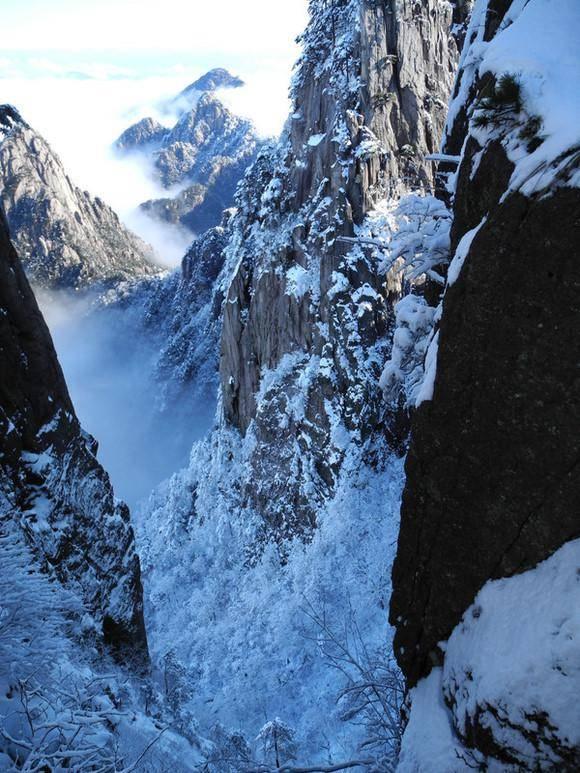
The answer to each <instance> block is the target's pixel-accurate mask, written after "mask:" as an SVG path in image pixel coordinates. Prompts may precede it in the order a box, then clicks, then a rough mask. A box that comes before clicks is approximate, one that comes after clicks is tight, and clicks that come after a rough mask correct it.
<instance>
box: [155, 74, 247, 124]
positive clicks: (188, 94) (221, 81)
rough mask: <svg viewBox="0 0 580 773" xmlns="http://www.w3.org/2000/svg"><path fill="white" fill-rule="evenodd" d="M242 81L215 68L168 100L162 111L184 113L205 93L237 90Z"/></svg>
mask: <svg viewBox="0 0 580 773" xmlns="http://www.w3.org/2000/svg"><path fill="white" fill-rule="evenodd" d="M244 85H245V84H244V81H243V80H242V79H241V78H238V77H237V76H236V75H232V74H231V73H230V72H228V71H227V70H226V69H224V68H223V67H215V68H214V69H213V70H209V71H208V72H206V73H204V74H203V75H202V76H201V77H200V78H198V79H197V80H195V81H193V83H190V84H189V86H186V87H185V88H184V89H183V91H180V92H179V94H178V95H177V96H176V97H173V99H169V100H167V101H166V102H164V103H163V104H162V105H161V108H162V110H164V111H165V112H168V113H184V112H186V111H187V110H191V108H192V107H194V106H195V104H196V102H197V100H198V99H199V97H200V96H201V95H202V94H204V93H206V92H213V91H218V90H221V89H239V88H241V87H242V86H244Z"/></svg>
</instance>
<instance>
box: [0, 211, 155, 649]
mask: <svg viewBox="0 0 580 773" xmlns="http://www.w3.org/2000/svg"><path fill="white" fill-rule="evenodd" d="M0 226H1V231H0V237H1V243H0V260H1V263H0V270H1V272H2V281H1V282H0V307H1V309H2V313H1V316H0V325H1V333H0V340H1V342H2V344H1V347H0V352H1V358H0V376H1V377H0V426H1V433H2V438H3V442H2V455H1V463H2V466H1V475H2V489H1V498H0V503H1V504H0V507H1V511H0V512H1V516H0V517H1V518H2V521H3V523H5V524H7V525H10V524H11V526H10V528H12V526H14V525H16V526H17V527H18V528H19V529H21V530H22V532H23V534H24V535H25V537H26V540H27V542H28V544H29V546H30V548H31V549H32V550H33V552H34V553H35V555H36V556H37V558H38V560H39V562H40V564H41V566H42V567H43V569H44V571H45V572H46V573H47V574H49V575H51V576H53V577H55V578H56V579H58V581H59V582H61V583H62V584H63V585H65V586H66V587H70V588H71V589H72V590H73V591H74V592H75V593H76V594H77V595H78V596H79V597H80V598H81V599H82V601H83V603H84V605H85V607H86V611H87V615H89V616H90V618H91V624H92V625H94V626H95V628H96V630H97V631H98V632H99V633H100V635H101V636H102V637H103V638H104V641H105V642H108V643H110V644H111V645H113V646H114V647H117V648H119V649H126V648H128V649H129V650H130V654H131V656H132V657H135V658H136V659H139V658H141V659H142V660H146V659H147V645H146V637H145V630H144V626H143V611H142V600H141V580H140V569H139V559H138V557H137V555H136V554H135V547H134V542H133V532H132V529H131V526H130V523H129V513H128V510H127V508H126V506H125V505H123V504H122V503H120V502H118V501H117V500H115V498H114V495H113V491H112V489H111V485H110V483H109V479H108V477H107V475H106V473H105V472H104V470H103V469H102V468H101V466H100V465H99V463H98V461H97V459H96V457H95V454H96V451H97V442H96V441H95V440H94V439H93V438H92V437H90V436H89V435H87V434H86V433H84V432H83V430H82V429H81V427H80V425H79V422H78V420H77V418H76V416H75V412H74V408H73V406H72V403H71V401H70V398H69V395H68V391H67V387H66V384H65V381H64V378H63V375H62V372H61V369H60V366H59V364H58V361H57V358H56V353H55V351H54V348H53V345H52V341H51V338H50V334H49V332H48V329H47V327H46V325H45V323H44V320H43V318H42V315H41V314H40V311H39V310H38V306H37V304H36V301H35V299H34V295H33V294H32V291H31V289H30V286H29V284H28V282H27V280H26V278H25V275H24V272H23V270H22V267H21V265H20V262H19V260H18V257H17V255H16V252H15V250H14V248H13V246H12V244H11V242H10V241H9V238H8V232H7V227H6V222H5V220H4V219H3V218H2V219H1V221H0Z"/></svg>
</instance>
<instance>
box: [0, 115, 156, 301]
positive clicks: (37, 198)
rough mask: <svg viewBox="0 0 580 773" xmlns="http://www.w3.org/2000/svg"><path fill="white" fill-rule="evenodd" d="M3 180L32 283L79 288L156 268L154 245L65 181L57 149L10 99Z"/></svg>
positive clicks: (2, 143)
mask: <svg viewBox="0 0 580 773" xmlns="http://www.w3.org/2000/svg"><path fill="white" fill-rule="evenodd" d="M0 183H1V185H2V190H1V192H0V205H1V207H2V209H3V210H4V213H5V215H6V219H7V221H8V225H9V227H10V233H11V237H12V239H13V241H14V244H15V245H16V247H17V248H18V253H19V255H20V256H21V259H22V263H23V265H24V268H25V269H26V271H27V274H28V277H29V279H30V280H31V281H32V282H33V283H34V284H37V285H39V286H42V287H50V288H60V289H71V290H78V289H83V288H87V287H88V286H90V285H93V284H101V285H109V284H115V283H116V282H120V281H122V280H125V279H134V278H136V277H141V276H147V275H151V274H155V273H156V272H158V271H159V269H158V268H157V267H156V266H155V265H153V263H152V260H153V253H152V250H151V248H150V247H148V245H146V244H145V243H144V242H142V241H141V239H139V238H138V237H137V236H135V235H134V234H132V233H131V232H130V231H128V230H127V229H126V228H125V227H124V226H123V225H122V224H121V222H120V221H119V218H118V217H117V215H116V214H115V213H114V212H113V210H112V209H110V207H108V206H107V205H106V204H105V203H104V202H102V201H101V199H99V198H92V197H91V196H89V194H88V193H86V192H83V191H81V190H80V189H79V188H77V187H76V186H75V185H74V184H73V183H72V182H71V181H70V179H69V178H68V176H67V174H66V172H65V170H64V168H63V166H62V163H61V161H60V159H59V158H58V156H57V155H56V154H55V153H54V152H53V151H52V149H51V148H50V147H49V145H48V144H47V143H46V142H45V141H44V139H43V138H42V137H41V136H40V135H39V134H37V133H36V132H35V131H34V130H33V129H31V128H30V126H28V124H27V123H26V122H25V121H23V120H22V118H21V117H20V115H19V114H18V112H17V111H16V110H15V109H14V108H13V107H10V105H2V106H0Z"/></svg>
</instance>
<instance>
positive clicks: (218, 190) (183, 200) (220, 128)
mask: <svg viewBox="0 0 580 773" xmlns="http://www.w3.org/2000/svg"><path fill="white" fill-rule="evenodd" d="M216 72H217V74H216ZM221 72H222V71H212V72H210V73H207V75H206V76H204V77H203V78H200V80H199V81H196V83H195V84H192V85H191V86H190V87H188V89H186V90H185V91H186V92H187V95H185V92H184V94H183V95H180V96H179V97H177V98H176V99H177V100H178V101H179V100H181V101H183V100H184V99H188V100H189V102H190V103H191V105H190V106H189V108H188V109H187V110H184V111H182V112H181V115H180V117H179V120H178V121H177V123H176V124H175V126H174V127H173V128H171V129H170V128H164V127H163V126H161V124H159V123H158V122H157V121H154V120H153V119H152V118H144V119H142V120H141V121H139V122H138V123H136V124H134V125H133V126H131V127H129V128H128V129H127V130H126V131H125V132H123V134H122V135H121V136H120V137H119V138H118V140H117V141H116V143H115V147H116V148H117V150H119V151H121V152H123V153H127V152H138V153H140V154H144V155H145V156H146V157H147V158H148V159H149V160H150V161H151V162H152V164H153V172H154V175H155V177H156V178H157V179H158V180H159V181H160V183H161V184H162V185H163V187H164V188H167V190H168V196H167V197H166V198H162V199H154V200H151V201H146V202H144V203H143V204H142V205H141V208H142V209H143V211H144V212H146V213H147V214H148V215H150V216H151V217H153V218H155V219H159V220H163V221H166V222H169V223H175V224H181V225H183V226H185V227H186V228H188V229H189V230H190V231H191V232H192V233H197V234H200V233H203V231H205V230H207V229H208V228H212V227H214V226H217V225H219V222H220V220H221V216H222V213H223V211H224V209H227V208H228V207H230V206H231V205H232V203H233V197H234V192H235V190H236V186H237V184H238V182H239V181H240V179H241V178H242V177H243V175H244V172H245V170H246V169H247V167H248V166H249V165H250V164H251V163H252V162H253V161H254V159H255V158H256V154H257V152H258V149H259V147H260V144H261V142H260V140H259V139H258V137H257V135H256V133H255V130H254V128H253V126H252V124H251V122H250V121H247V120H245V119H243V118H240V117H238V116H236V115H234V114H233V113H232V112H231V111H230V110H228V109H227V108H226V107H225V105H224V104H223V103H222V102H221V101H220V100H219V99H218V97H217V96H216V95H215V93H214V91H215V90H216V89H217V88H221V87H223V86H224V84H225V83H226V81H227V80H228V79H227V78H226V75H227V76H228V78H230V79H231V78H232V76H229V75H228V73H225V71H223V72H224V73H225V75H224V74H223V73H222V75H221V76H220V73H221ZM232 80H233V82H232V83H230V84H229V85H230V87H233V86H234V85H240V84H236V83H235V79H232ZM194 87H195V88H194ZM201 87H203V89H202V90H200V89H201ZM184 95H185V96H184ZM193 96H195V99H193ZM189 102H188V104H189ZM176 186H178V187H179V188H180V190H179V191H178V192H177V193H175V192H174V191H172V190H171V189H172V188H175V187H176Z"/></svg>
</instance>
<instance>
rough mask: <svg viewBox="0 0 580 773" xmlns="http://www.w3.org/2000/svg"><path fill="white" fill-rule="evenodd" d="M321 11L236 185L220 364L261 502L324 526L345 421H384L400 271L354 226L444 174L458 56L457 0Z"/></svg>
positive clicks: (365, 425) (228, 409)
mask: <svg viewBox="0 0 580 773" xmlns="http://www.w3.org/2000/svg"><path fill="white" fill-rule="evenodd" d="M310 12H311V20H310V24H309V26H308V28H307V31H306V33H305V34H304V36H303V39H302V43H303V47H304V50H303V55H302V57H301V60H300V62H299V65H298V68H297V72H296V75H295V79H294V83H293V88H292V100H293V112H292V115H291V117H290V119H289V122H288V125H287V127H286V130H285V133H284V135H283V138H282V141H281V142H280V143H279V144H278V145H276V146H275V147H273V148H272V149H267V150H265V151H263V152H262V154H261V155H260V157H259V158H258V161H257V162H256V164H255V165H254V167H253V168H252V170H251V173H250V174H249V175H248V176H247V178H246V180H245V182H244V183H243V185H242V186H241V188H240V190H239V192H238V206H239V214H238V216H237V218H236V221H235V223H234V230H233V238H232V241H231V244H230V248H229V251H230V255H231V262H232V264H233V267H234V276H233V281H232V282H231V285H230V287H229V291H228V295H227V300H226V304H225V311H224V326H223V335H222V353H221V365H220V377H221V391H222V398H223V409H224V414H225V419H226V421H227V422H228V423H229V424H231V425H233V426H235V427H237V428H238V429H239V430H240V431H241V432H242V433H243V434H245V433H246V432H247V431H248V429H249V427H250V425H252V432H254V433H255V436H256V451H255V454H254V457H253V461H252V462H251V464H252V465H253V466H255V475H254V476H253V480H252V483H251V484H250V485H249V486H248V487H247V492H246V493H247V497H248V502H249V503H250V506H251V507H252V508H255V509H256V510H257V511H259V512H260V513H262V514H263V515H265V517H266V521H268V522H269V524H270V526H272V527H274V529H275V530H276V531H277V532H278V533H280V532H284V531H286V532H289V533H292V532H293V531H294V530H296V529H298V530H307V529H308V528H310V527H311V526H313V525H314V520H315V516H314V513H315V510H316V508H317V506H318V504H319V500H324V498H325V497H326V496H328V494H329V492H331V491H332V489H333V486H334V483H335V480H336V475H337V473H338V471H339V469H340V466H341V461H342V457H343V451H344V447H343V441H344V438H345V436H346V434H350V435H351V436H353V437H354V438H356V441H357V442H358V443H361V444H362V443H364V442H365V440H366V439H368V438H369V436H370V435H371V434H372V433H373V431H374V429H375V428H377V427H378V426H379V425H381V424H383V422H384V421H385V420H386V417H385V415H384V410H383V408H382V407H381V400H380V398H379V390H378V387H376V388H374V387H372V386H369V385H377V384H378V376H379V373H380V371H379V364H380V363H381V362H382V361H383V360H384V356H385V355H384V347H385V346H386V333H387V331H388V329H389V326H390V324H391V319H392V312H391V308H392V306H391V304H392V302H393V301H394V300H395V299H396V297H397V294H398V292H399V290H400V279H399V278H398V277H395V276H394V275H390V276H388V277H385V276H380V275H379V273H378V272H377V267H376V265H374V261H373V259H371V258H370V257H369V255H368V254H367V252H366V251H364V250H362V249H360V248H355V249H353V250H349V249H348V247H347V246H346V245H345V243H344V242H341V239H342V238H343V237H347V238H348V237H352V236H353V234H354V233H355V230H356V228H357V227H358V226H359V225H360V224H362V222H363V220H364V218H365V215H366V213H367V212H368V211H369V209H370V208H372V206H373V204H374V202H376V201H377V200H378V199H379V198H381V197H384V196H385V195H387V194H389V193H394V192H395V191H396V190H404V189H405V188H406V187H407V186H410V185H414V186H417V185H422V186H424V187H425V188H428V187H430V186H431V184H432V173H431V164H430V163H429V162H425V160H424V156H425V154H426V153H428V152H430V151H433V150H435V148H436V147H437V145H438V142H439V139H440V134H441V131H442V127H443V123H444V106H445V103H446V101H447V98H448V95H449V92H450V89H451V85H452V79H453V71H454V65H455V61H456V48H455V41H454V39H453V37H452V35H451V25H452V21H453V19H452V11H451V7H450V6H449V4H448V3H443V2H439V1H438V0H433V1H432V2H431V0H430V2H428V3H424V4H421V6H420V7H419V4H417V3H411V2H403V3H397V4H395V3H386V4H385V3H369V2H363V1H362V0H348V1H342V0H335V1H334V2H331V3H326V2H318V1H316V0H315V1H314V2H311V7H310ZM371 235H372V234H371ZM234 261H235V262H234ZM236 264H237V267H236ZM345 433H346V434H345ZM341 438H342V440H341ZM393 443H394V444H395V445H396V439H395V438H393ZM317 449H318V450H317ZM322 449H324V450H322ZM276 481H278V482H276Z"/></svg>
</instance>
